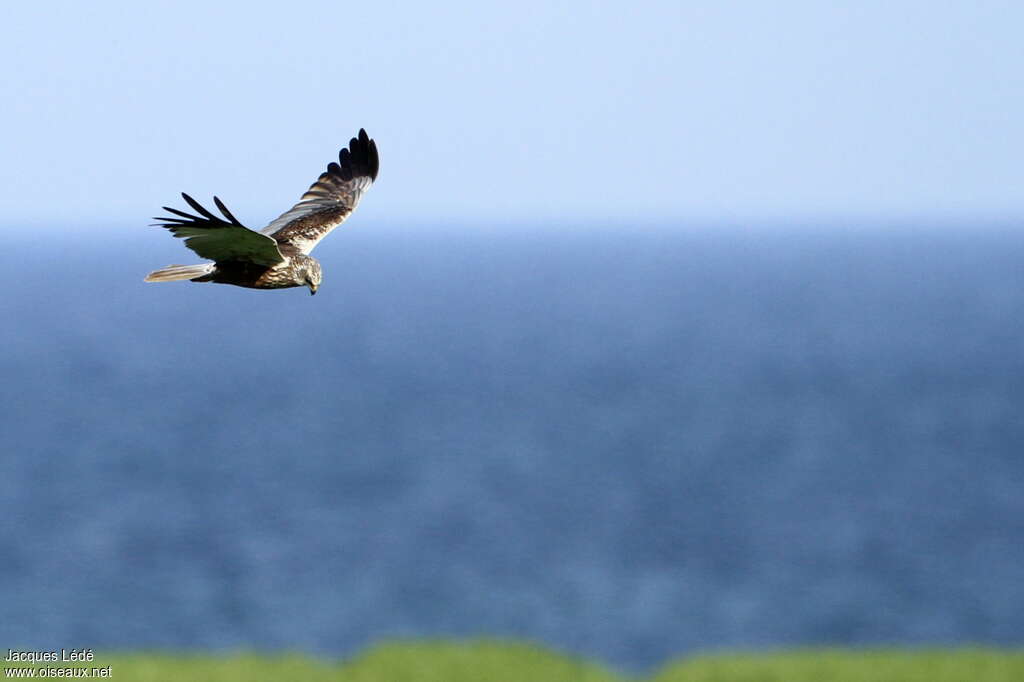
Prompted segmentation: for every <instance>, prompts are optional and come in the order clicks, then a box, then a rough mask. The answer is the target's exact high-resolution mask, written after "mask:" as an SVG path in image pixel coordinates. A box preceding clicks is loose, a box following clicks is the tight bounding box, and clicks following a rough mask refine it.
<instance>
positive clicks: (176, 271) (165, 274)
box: [146, 263, 214, 282]
mask: <svg viewBox="0 0 1024 682" xmlns="http://www.w3.org/2000/svg"><path fill="white" fill-rule="evenodd" d="M213 268H214V264H213V263H200V264H199V265H168V266H167V267H166V268H160V269H159V270H154V271H153V272H151V273H149V274H148V275H146V281H147V282H175V281H177V280H179V279H193V278H195V277H202V276H203V275H207V274H209V273H210V272H212V271H213Z"/></svg>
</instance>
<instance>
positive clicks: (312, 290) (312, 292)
mask: <svg viewBox="0 0 1024 682" xmlns="http://www.w3.org/2000/svg"><path fill="white" fill-rule="evenodd" d="M314 294H316V289H314V288H313V287H310V288H309V295H310V296H313V295H314Z"/></svg>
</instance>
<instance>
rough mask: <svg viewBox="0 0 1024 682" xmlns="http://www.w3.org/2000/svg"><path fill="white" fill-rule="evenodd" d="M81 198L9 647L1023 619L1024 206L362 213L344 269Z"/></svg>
mask: <svg viewBox="0 0 1024 682" xmlns="http://www.w3.org/2000/svg"><path fill="white" fill-rule="evenodd" d="M5 231H6V232H8V233H9V234H18V233H21V231H20V230H15V229H14V226H10V227H9V228H8V229H7V230H5ZM50 234H54V235H56V238H55V240H54V241H53V242H52V243H51V244H49V245H48V250H46V251H42V250H40V247H39V246H38V245H31V244H29V242H28V241H27V240H26V241H24V242H18V243H17V244H16V245H15V247H14V248H13V250H12V249H8V251H7V254H6V257H5V264H4V268H5V277H4V279H5V294H4V300H3V301H2V302H0V309H2V312H3V326H2V328H0V343H2V345H3V353H2V354H0V371H2V377H3V394H4V405H3V408H2V412H0V420H2V442H3V454H2V471H3V479H2V485H0V520H2V521H0V523H2V526H0V528H2V533H3V535H2V547H3V549H2V550H0V551H2V559H0V604H2V605H3V610H2V614H3V615H2V617H0V646H5V647H15V648H18V647H24V648H43V649H48V648H54V647H59V646H64V647H83V646H84V647H93V648H101V649H120V650H124V649H137V648H147V649H149V648H170V649H203V650H207V649H213V650H221V649H234V648H260V649H297V650H303V651H309V652H314V653H317V654H325V655H330V656H342V655H347V654H350V653H353V652H355V651H357V650H358V649H360V648H361V647H363V646H365V645H367V644H369V643H371V642H375V641H378V640H380V639H382V638H395V637H402V638H404V637H421V636H430V637H438V636H464V635H494V636H510V637H525V638H529V639H533V640H537V641H540V642H544V643H546V644H548V645H550V646H553V647H556V648H559V649H563V650H568V651H572V652H576V653H580V654H585V655H588V656H594V657H596V658H599V659H602V660H604V661H606V662H609V663H611V664H614V665H617V666H620V667H624V668H632V669H642V668H646V667H648V666H653V665H656V664H658V663H660V662H662V661H663V660H664V659H666V658H669V657H672V656H676V655H681V654H686V653H692V652H695V651H704V650H708V649H716V648H723V647H729V648H737V647H739V648H755V647H781V646H793V645H814V644H842V645H860V644H875V643H887V644H901V645H908V644H951V643H967V642H979V643H991V644H1011V645H1019V644H1021V643H1024V323H1022V321H1024V232H1014V231H1011V230H1002V231H1001V230H996V229H989V228H972V227H970V226H964V227H962V228H960V229H958V230H952V231H941V230H937V229H929V228H927V227H926V226H925V227H921V228H918V229H911V228H908V227H907V226H903V227H900V228H891V229H889V228H886V227H885V226H884V225H879V226H876V227H874V228H872V229H856V230H853V231H845V232H842V231H840V232H837V231H835V230H830V229H827V228H822V229H821V230H819V231H817V232H816V231H814V230H811V229H806V228H805V229H804V230H803V231H798V232H791V231H785V230H769V231H758V230H743V229H730V230H724V231H720V232H716V231H713V230H704V231H693V232H684V231H672V230H669V229H640V228H630V227H621V228H618V229H613V228H608V229H601V230H594V231H587V230H584V229H581V228H576V229H574V230H563V229H560V228H559V227H558V226H551V227H549V228H544V229H540V228H538V229H529V230H522V231H521V232H519V233H515V232H508V231H506V232H499V233H490V234H487V235H483V234H481V233H480V232H473V231H472V230H463V231H460V230H455V229H447V230H445V229H422V230H412V229H409V230H405V231H400V230H391V231H385V230H382V231H374V230H371V229H370V228H367V227H366V226H361V229H359V230H352V231H348V232H345V233H339V234H338V235H335V236H332V237H331V239H330V240H328V241H327V242H325V243H324V245H323V246H321V248H320V249H319V250H318V251H317V254H316V255H318V256H319V257H320V258H321V260H322V261H323V262H324V269H325V280H324V284H323V288H322V289H321V291H320V293H319V294H318V295H317V296H316V297H310V296H309V295H308V293H307V292H306V291H305V290H298V289H296V290H292V291H279V292H253V291H248V290H243V289H236V288H233V287H226V286H215V285H198V284H190V283H175V284H161V285H146V284H143V283H142V281H141V278H142V276H143V275H144V274H145V273H146V272H147V271H148V270H150V269H153V268H156V267H159V266H162V265H166V264H167V263H170V262H190V261H191V259H190V258H189V257H188V255H187V254H186V253H185V250H184V249H183V248H182V247H181V244H180V242H176V241H174V240H171V239H170V238H169V237H168V236H167V235H166V234H163V233H160V232H158V231H155V230H154V231H147V230H144V229H142V228H139V229H137V230H134V231H131V232H130V233H128V232H126V233H125V234H129V235H130V236H127V237H121V236H119V233H118V231H116V230H113V229H108V230H106V231H101V232H100V233H99V237H98V238H94V239H93V240H92V241H86V240H85V239H84V238H79V237H69V236H67V235H66V234H63V233H61V232H59V231H56V232H50ZM42 243H43V242H39V244H42Z"/></svg>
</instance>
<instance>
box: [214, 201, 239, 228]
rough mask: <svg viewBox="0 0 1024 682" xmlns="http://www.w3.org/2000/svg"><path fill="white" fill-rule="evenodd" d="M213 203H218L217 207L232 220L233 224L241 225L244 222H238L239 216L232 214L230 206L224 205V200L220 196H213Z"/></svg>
mask: <svg viewBox="0 0 1024 682" xmlns="http://www.w3.org/2000/svg"><path fill="white" fill-rule="evenodd" d="M213 203H215V204H217V209H218V210H219V211H220V212H221V213H223V214H224V217H225V218H227V219H228V220H230V221H231V223H232V224H234V225H238V226H239V227H241V226H242V223H240V222H238V218H236V217H235V216H233V215H231V211H229V210H228V207H227V206H225V205H224V202H223V201H221V200H220V199H219V198H217V197H216V196H215V197H213Z"/></svg>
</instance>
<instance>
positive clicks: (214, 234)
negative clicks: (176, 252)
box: [155, 192, 284, 266]
mask: <svg viewBox="0 0 1024 682" xmlns="http://www.w3.org/2000/svg"><path fill="white" fill-rule="evenodd" d="M181 196H182V197H183V198H184V199H185V201H187V202H188V205H189V206H191V207H192V208H193V209H195V211H196V213H198V214H199V215H191V214H189V213H186V212H185V211H179V210H178V209H176V208H169V207H167V206H164V207H163V208H164V210H165V211H167V212H168V213H173V214H174V216H175V217H164V216H158V217H156V218H155V220H162V221H163V222H162V223H157V224H156V226H157V227H166V228H167V229H169V230H170V231H171V232H172V233H174V236H175V237H181V238H183V239H184V240H185V246H187V247H188V248H190V249H192V250H193V251H195V252H196V253H197V254H199V255H200V256H202V257H203V258H209V259H210V260H214V261H242V262H247V263H256V264H257V265H266V266H271V265H276V264H278V263H281V262H283V261H284V256H282V255H281V250H280V249H279V248H278V245H277V242H276V241H275V240H274V239H273V238H271V237H268V236H267V235H265V234H260V233H259V232H255V231H253V230H250V229H249V228H248V227H246V226H244V225H242V223H240V222H238V219H237V218H235V216H233V215H231V212H230V211H228V208H227V206H225V205H224V203H223V202H222V201H221V200H220V199H218V198H217V197H214V198H213V201H214V203H215V204H217V208H218V209H220V212H221V213H223V214H224V217H225V218H227V220H222V219H221V218H218V217H217V216H215V215H214V214H212V213H210V212H209V211H208V210H206V209H205V208H203V207H202V205H200V203H199V202H198V201H196V200H195V199H193V198H192V197H190V196H189V195H187V194H185V193H184V192H182V193H181Z"/></svg>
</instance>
